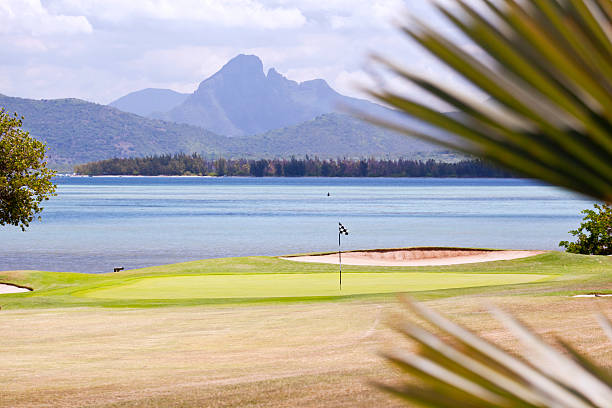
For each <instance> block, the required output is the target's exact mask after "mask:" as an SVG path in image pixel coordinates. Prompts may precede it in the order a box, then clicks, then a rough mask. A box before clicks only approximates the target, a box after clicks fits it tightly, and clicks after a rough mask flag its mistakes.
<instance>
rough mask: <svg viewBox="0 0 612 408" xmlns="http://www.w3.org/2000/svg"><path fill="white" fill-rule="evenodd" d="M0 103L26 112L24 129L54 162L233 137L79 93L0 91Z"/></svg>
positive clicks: (214, 143)
mask: <svg viewBox="0 0 612 408" xmlns="http://www.w3.org/2000/svg"><path fill="white" fill-rule="evenodd" d="M0 107H3V108H5V109H6V110H7V111H8V112H17V113H18V114H19V115H21V116H23V117H24V118H25V119H24V122H23V127H24V129H26V130H28V131H29V132H30V134H31V135H32V136H34V137H36V138H37V139H39V140H42V141H44V142H45V143H46V144H47V146H48V147H49V149H48V157H49V162H50V163H51V164H52V165H53V166H54V167H59V168H62V167H66V166H69V167H71V165H73V164H75V163H83V162H88V161H92V160H100V159H104V158H109V157H134V156H144V155H149V154H161V153H175V152H202V151H205V152H209V153H217V152H219V153H222V152H223V153H224V152H225V151H224V150H223V149H225V148H226V147H227V146H229V145H230V144H231V142H230V141H229V140H226V138H224V137H222V136H218V135H215V134H213V133H211V132H208V131H206V130H204V129H201V128H197V127H193V126H189V125H182V124H174V123H168V122H162V121H159V120H153V119H147V118H143V117H141V116H137V115H134V114H131V113H125V112H122V111H120V110H118V109H115V108H112V107H109V106H104V105H98V104H95V103H90V102H86V101H82V100H79V99H53V100H32V99H23V98H12V97H8V96H4V95H0Z"/></svg>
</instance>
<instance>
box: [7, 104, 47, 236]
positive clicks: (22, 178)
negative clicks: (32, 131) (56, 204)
mask: <svg viewBox="0 0 612 408" xmlns="http://www.w3.org/2000/svg"><path fill="white" fill-rule="evenodd" d="M21 124H22V120H21V119H20V118H19V117H18V116H17V115H16V114H15V115H14V116H11V115H9V114H8V113H6V112H5V110H4V109H0V225H6V224H9V225H15V226H19V227H21V229H22V230H23V231H25V229H26V227H27V226H28V225H29V224H30V222H31V221H32V219H33V218H34V216H35V215H36V214H38V213H40V212H41V211H42V210H43V208H42V206H41V203H42V202H43V201H45V200H48V199H49V197H50V196H52V195H55V185H54V184H53V183H52V181H51V178H52V177H53V175H54V174H55V173H54V172H53V171H51V170H49V169H48V168H47V162H46V161H45V144H44V143H42V142H40V141H38V140H36V139H34V138H32V137H30V135H29V134H28V133H27V132H24V131H23V130H21Z"/></svg>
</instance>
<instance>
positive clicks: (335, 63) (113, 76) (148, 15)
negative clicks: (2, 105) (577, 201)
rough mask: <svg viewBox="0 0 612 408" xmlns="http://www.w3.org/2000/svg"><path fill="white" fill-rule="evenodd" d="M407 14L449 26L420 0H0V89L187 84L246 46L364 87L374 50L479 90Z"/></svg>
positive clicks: (273, 62)
mask: <svg viewBox="0 0 612 408" xmlns="http://www.w3.org/2000/svg"><path fill="white" fill-rule="evenodd" d="M408 14H409V15H412V16H416V17H418V18H420V19H422V20H423V21H426V22H428V23H429V24H431V25H433V26H435V27H436V28H437V29H439V30H442V31H445V32H447V33H449V34H450V35H453V32H452V30H450V27H449V25H448V23H447V22H446V21H445V20H444V19H443V18H441V17H440V16H439V15H437V14H436V13H435V11H434V9H433V7H432V6H431V5H430V3H429V2H428V1H427V0H363V1H362V0H0V61H2V62H1V64H0V93H2V94H5V95H9V96H18V97H24V98H34V99H52V98H66V97H74V98H80V99H85V100H88V101H92V102H97V103H102V104H107V103H110V102H112V101H113V100H115V99H117V98H119V97H121V96H123V95H125V94H127V93H129V92H132V91H136V90H139V89H143V88H168V89H173V90H175V91H179V92H186V93H190V92H193V91H194V90H195V89H196V88H197V86H198V84H199V83H200V82H201V81H202V80H204V79H206V78H207V77H208V76H210V75H212V74H214V73H215V72H216V71H217V70H219V69H220V68H221V67H222V66H223V65H224V64H225V63H226V62H227V61H228V60H229V59H231V58H232V57H234V56H236V55H238V54H254V55H257V56H259V57H260V58H261V59H262V61H263V64H264V68H265V69H266V70H267V69H268V68H271V67H274V68H276V70H277V71H278V72H280V73H281V74H283V75H285V76H286V77H288V78H289V79H293V80H296V81H305V80H310V79H314V78H323V79H325V80H327V82H328V83H329V84H330V85H331V86H332V87H333V88H334V89H336V90H337V91H339V92H340V93H343V94H345V95H351V96H363V93H361V92H360V91H359V85H364V84H366V85H367V84H370V83H371V81H372V80H371V78H372V76H371V74H372V72H373V70H374V68H373V65H372V62H371V60H370V59H369V55H371V53H373V52H376V53H378V54H381V55H384V56H386V57H389V58H390V59H393V60H395V61H398V62H401V63H402V64H403V65H404V66H406V67H408V68H409V69H412V70H414V71H417V72H420V73H424V74H426V75H429V76H431V77H433V78H435V79H437V80H440V81H444V82H445V83H447V84H450V85H452V86H455V87H456V88H458V89H459V90H463V91H465V92H471V93H474V96H476V97H478V96H479V95H477V94H476V93H475V92H474V91H473V90H472V89H471V88H469V87H468V86H467V85H466V84H465V83H463V82H462V81H461V80H460V78H458V77H457V76H456V75H454V74H452V73H451V72H449V71H448V70H446V69H443V68H442V67H441V66H440V64H439V63H437V62H436V61H435V60H434V59H433V58H432V57H431V56H429V55H428V54H427V53H426V52H424V51H422V50H421V49H420V48H419V47H418V46H416V45H415V44H411V43H410V42H409V41H407V39H406V37H405V36H403V35H402V34H401V33H400V32H399V31H398V30H397V28H396V26H395V25H394V22H397V21H404V20H405V16H406V15H408ZM459 41H463V40H459ZM462 45H464V48H465V49H466V50H470V45H469V44H468V43H466V44H462ZM474 52H475V53H476V52H477V51H474ZM391 81H392V80H391ZM401 86H402V85H401V84H399V83H398V84H397V87H401ZM404 91H405V92H413V91H414V90H413V89H411V88H405V89H404Z"/></svg>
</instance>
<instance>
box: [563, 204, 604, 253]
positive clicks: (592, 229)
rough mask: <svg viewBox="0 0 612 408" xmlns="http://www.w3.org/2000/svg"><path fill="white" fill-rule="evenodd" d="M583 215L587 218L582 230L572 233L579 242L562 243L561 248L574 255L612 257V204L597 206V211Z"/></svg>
mask: <svg viewBox="0 0 612 408" xmlns="http://www.w3.org/2000/svg"><path fill="white" fill-rule="evenodd" d="M582 213H583V214H586V216H585V217H584V218H583V219H582V221H583V222H582V224H580V228H578V229H577V230H573V231H570V234H572V235H573V236H575V237H578V241H576V242H568V241H561V242H559V246H562V247H565V248H566V251H567V252H571V253H574V254H585V255H612V204H595V210H588V209H587V210H584V211H582Z"/></svg>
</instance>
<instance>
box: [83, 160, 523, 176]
mask: <svg viewBox="0 0 612 408" xmlns="http://www.w3.org/2000/svg"><path fill="white" fill-rule="evenodd" d="M75 172H76V173H77V174H81V175H90V176H102V175H134V176H185V175H199V176H253V177H496V178H503V177H514V176H513V174H511V173H510V172H507V171H505V170H502V169H499V168H496V167H493V166H491V165H489V164H488V163H486V162H484V161H482V160H480V159H473V160H462V161H458V162H452V163H449V162H443V161H436V160H407V159H376V158H368V159H347V158H343V159H320V158H318V157H315V158H311V157H308V156H307V157H305V158H295V157H292V158H290V159H259V160H255V159H225V158H218V159H212V160H208V159H205V158H203V157H202V156H200V155H198V154H173V155H170V154H167V155H160V156H148V157H140V158H123V159H119V158H115V159H108V160H101V161H96V162H91V163H86V164H82V165H77V166H75Z"/></svg>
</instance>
